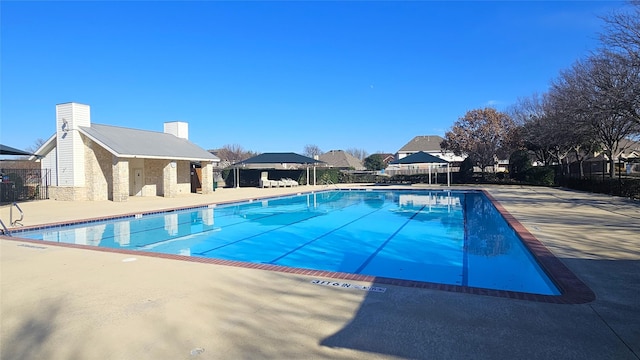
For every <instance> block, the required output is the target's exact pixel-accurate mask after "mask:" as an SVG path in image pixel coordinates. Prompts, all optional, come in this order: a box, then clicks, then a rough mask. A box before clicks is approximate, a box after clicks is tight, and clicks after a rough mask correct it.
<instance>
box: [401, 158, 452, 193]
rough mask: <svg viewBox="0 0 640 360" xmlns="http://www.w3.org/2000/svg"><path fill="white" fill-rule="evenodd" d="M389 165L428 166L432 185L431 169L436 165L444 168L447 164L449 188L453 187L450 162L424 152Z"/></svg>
mask: <svg viewBox="0 0 640 360" xmlns="http://www.w3.org/2000/svg"><path fill="white" fill-rule="evenodd" d="M389 164H398V165H408V164H427V165H428V168H429V185H431V168H432V167H433V166H434V165H436V166H442V165H444V164H446V165H447V186H451V171H450V167H449V162H448V161H447V160H444V159H441V158H439V157H437V156H433V155H431V154H429V153H426V152H424V151H419V152H417V153H414V154H411V155H409V156H407V157H404V158H402V159H400V160H395V161H391V162H390V163H389Z"/></svg>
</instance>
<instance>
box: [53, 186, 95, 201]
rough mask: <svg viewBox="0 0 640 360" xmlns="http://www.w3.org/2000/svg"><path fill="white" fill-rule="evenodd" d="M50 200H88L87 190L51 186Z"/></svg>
mask: <svg viewBox="0 0 640 360" xmlns="http://www.w3.org/2000/svg"><path fill="white" fill-rule="evenodd" d="M49 199H51V200H60V201H80V200H87V189H86V188H84V187H70V186H50V187H49Z"/></svg>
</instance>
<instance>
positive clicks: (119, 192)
mask: <svg viewBox="0 0 640 360" xmlns="http://www.w3.org/2000/svg"><path fill="white" fill-rule="evenodd" d="M188 130H189V128H188V124H187V123H185V122H177V121H176V122H166V123H164V132H155V131H148V130H138V129H131V128H124V127H117V126H110V125H101V124H92V123H91V116H90V108H89V106H88V105H84V104H78V103H65V104H59V105H56V133H55V134H54V135H53V136H51V138H49V139H48V140H47V141H46V142H45V143H44V144H43V145H42V146H41V147H40V148H39V149H38V150H37V151H36V152H35V155H37V156H39V157H40V159H39V161H40V164H41V167H42V168H43V169H49V170H50V172H51V186H50V188H49V197H50V198H51V199H55V200H112V201H126V200H127V199H128V198H129V196H164V197H175V196H177V195H179V194H184V193H189V192H191V175H192V163H199V164H200V166H201V167H202V178H201V179H200V181H201V183H202V193H205V194H206V193H210V192H212V191H213V165H214V163H217V162H219V161H220V159H219V158H218V157H216V156H214V155H212V154H211V153H209V152H208V151H206V150H204V149H202V148H200V147H199V146H197V145H195V144H194V143H192V142H190V141H189V140H188Z"/></svg>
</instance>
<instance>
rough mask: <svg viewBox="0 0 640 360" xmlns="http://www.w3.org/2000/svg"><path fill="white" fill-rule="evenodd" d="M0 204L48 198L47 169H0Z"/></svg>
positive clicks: (49, 175)
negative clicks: (0, 179)
mask: <svg viewBox="0 0 640 360" xmlns="http://www.w3.org/2000/svg"><path fill="white" fill-rule="evenodd" d="M0 175H1V176H2V182H0V203H7V202H14V201H26V200H44V199H48V198H49V185H51V171H50V170H48V169H45V170H42V169H0Z"/></svg>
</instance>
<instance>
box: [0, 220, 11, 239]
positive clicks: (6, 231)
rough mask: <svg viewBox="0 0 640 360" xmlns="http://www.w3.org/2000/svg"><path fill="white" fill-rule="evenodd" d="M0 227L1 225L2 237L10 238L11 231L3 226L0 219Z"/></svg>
mask: <svg viewBox="0 0 640 360" xmlns="http://www.w3.org/2000/svg"><path fill="white" fill-rule="evenodd" d="M0 225H2V229H0V231H2V235H6V236H11V231H9V229H7V227H6V226H5V225H4V222H2V219H0Z"/></svg>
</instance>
